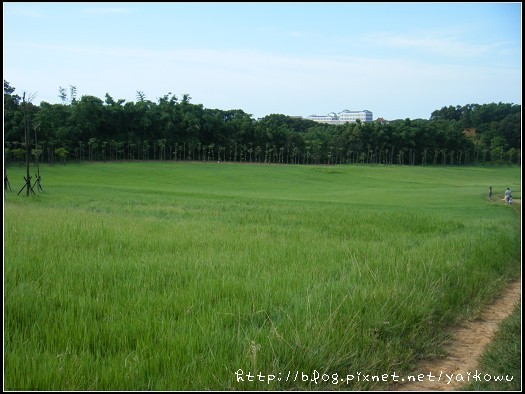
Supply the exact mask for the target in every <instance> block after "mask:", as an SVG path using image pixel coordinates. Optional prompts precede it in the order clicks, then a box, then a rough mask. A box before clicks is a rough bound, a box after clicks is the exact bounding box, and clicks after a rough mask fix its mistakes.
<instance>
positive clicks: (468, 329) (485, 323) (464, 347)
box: [392, 200, 521, 391]
mask: <svg viewBox="0 0 525 394" xmlns="http://www.w3.org/2000/svg"><path fill="white" fill-rule="evenodd" d="M513 203H518V204H521V200H514V201H513ZM520 302H521V275H520V279H519V280H516V281H514V282H512V283H510V285H509V286H508V288H507V289H506V291H505V292H504V293H503V295H502V296H501V297H500V298H498V299H497V300H496V301H495V302H494V303H492V304H491V305H489V306H488V307H487V309H486V310H485V311H484V312H483V313H482V315H481V316H480V317H479V318H478V319H476V320H474V321H471V322H468V323H465V324H464V325H462V326H460V327H458V328H457V329H456V330H455V331H454V332H453V333H452V340H451V341H450V343H449V344H448V345H447V348H446V349H445V352H446V354H448V356H446V357H445V358H443V359H440V360H435V361H432V362H424V363H422V364H421V365H420V366H419V367H418V370H417V371H416V372H414V375H417V374H425V375H426V376H428V375H429V374H432V375H433V376H434V378H432V380H433V381H430V379H429V378H425V379H424V380H423V379H422V380H423V381H421V382H408V383H403V384H399V385H397V386H396V387H393V388H392V390H393V391H396V390H402V391H429V390H436V391H447V390H449V391H453V390H457V389H458V388H459V387H460V386H461V385H462V384H463V383H462V382H457V381H455V380H450V379H449V378H447V377H446V375H445V374H448V376H449V377H451V376H457V375H458V374H462V376H464V377H465V380H466V377H467V376H468V375H467V373H469V374H471V376H472V375H473V374H474V373H475V371H476V368H477V366H478V361H479V358H480V356H481V355H482V354H483V351H484V350H485V347H486V346H487V345H488V344H489V342H490V341H491V340H492V338H493V336H494V333H495V331H496V329H497V328H498V325H499V323H500V322H501V321H502V320H504V319H505V318H506V317H507V316H509V315H510V314H511V313H512V311H513V310H514V307H515V306H516V304H518V303H520ZM481 372H482V371H481ZM440 373H442V376H443V378H442V379H441V380H438V376H439V375H440ZM452 374H454V375H452Z"/></svg>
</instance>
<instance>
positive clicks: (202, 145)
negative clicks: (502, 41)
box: [4, 80, 521, 165]
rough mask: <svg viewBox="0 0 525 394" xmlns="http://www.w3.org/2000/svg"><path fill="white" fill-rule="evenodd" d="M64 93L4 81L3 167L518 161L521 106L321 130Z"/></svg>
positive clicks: (168, 104)
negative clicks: (29, 160)
mask: <svg viewBox="0 0 525 394" xmlns="http://www.w3.org/2000/svg"><path fill="white" fill-rule="evenodd" d="M76 96H77V93H76V88H75V87H74V86H70V89H69V91H67V90H66V89H65V88H62V87H59V89H58V97H59V98H60V99H61V101H62V103H60V104H50V103H47V102H44V101H42V102H41V103H40V105H35V104H33V103H32V102H31V100H28V99H27V98H25V94H24V95H23V96H22V97H21V96H19V95H18V94H16V93H15V88H14V87H11V86H10V84H9V82H7V81H5V80H4V160H5V162H6V163H12V162H16V161H23V160H25V154H26V146H25V128H29V132H28V133H27V134H28V136H29V140H28V145H29V148H30V150H31V156H32V157H33V158H34V159H36V158H38V159H39V160H40V161H41V162H47V163H50V164H52V163H55V162H62V163H66V162H68V161H73V160H74V161H109V160H201V161H202V160H204V161H207V160H220V161H233V162H259V163H261V162H263V163H283V164H284V163H287V164H339V163H380V164H410V165H438V164H439V165H459V164H461V165H469V164H481V163H500V164H503V163H508V164H516V163H517V164H519V163H520V161H521V105H516V104H509V103H497V104H496V103H489V104H466V105H463V106H459V105H457V106H452V105H451V106H448V107H443V108H441V109H439V110H435V111H434V112H432V114H431V116H430V118H429V119H408V118H407V119H396V120H390V121H384V120H382V119H381V120H377V121H373V122H360V121H357V122H356V123H346V124H343V125H329V124H321V123H317V122H314V121H311V120H307V119H304V118H298V117H290V116H286V115H282V114H270V115H267V116H265V117H263V118H260V119H254V118H253V116H252V115H250V114H248V113H246V112H244V111H243V110H242V109H231V110H219V109H210V108H204V107H203V105H202V104H193V103H191V102H190V101H191V97H190V95H189V94H183V95H182V97H180V98H179V97H177V96H176V95H174V94H171V93H168V94H166V95H165V96H163V97H160V98H158V99H157V100H156V101H150V100H148V99H147V97H146V95H145V94H144V93H143V92H140V91H138V92H137V101H136V102H126V101H125V100H122V99H114V98H113V97H111V96H110V95H109V93H107V94H106V96H105V98H104V100H102V99H100V98H98V97H94V96H89V95H84V96H81V97H80V98H79V99H77V97H76Z"/></svg>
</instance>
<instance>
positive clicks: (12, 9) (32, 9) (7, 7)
mask: <svg viewBox="0 0 525 394" xmlns="http://www.w3.org/2000/svg"><path fill="white" fill-rule="evenodd" d="M4 11H5V14H4V18H5V17H7V15H9V14H11V15H13V16H14V15H16V16H21V17H28V18H46V17H47V15H46V13H45V12H44V11H42V9H41V8H40V7H39V6H38V5H37V4H34V5H33V4H16V3H10V4H4Z"/></svg>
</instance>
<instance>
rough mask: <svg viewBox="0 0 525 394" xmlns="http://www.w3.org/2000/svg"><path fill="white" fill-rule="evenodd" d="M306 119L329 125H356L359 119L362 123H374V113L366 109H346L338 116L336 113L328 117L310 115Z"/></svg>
mask: <svg viewBox="0 0 525 394" xmlns="http://www.w3.org/2000/svg"><path fill="white" fill-rule="evenodd" d="M306 119H309V120H313V121H314V122H320V123H328V124H344V123H348V122H352V123H355V122H356V121H357V119H359V120H360V121H361V122H372V112H370V111H368V110H366V109H365V110H363V111H350V110H348V109H345V110H344V111H341V112H339V113H338V114H336V113H335V112H330V113H329V114H327V115H310V116H308V117H307V118H306Z"/></svg>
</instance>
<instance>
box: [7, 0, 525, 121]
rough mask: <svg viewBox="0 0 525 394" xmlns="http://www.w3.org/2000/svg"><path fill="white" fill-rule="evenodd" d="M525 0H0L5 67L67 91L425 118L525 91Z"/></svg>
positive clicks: (45, 96)
mask: <svg viewBox="0 0 525 394" xmlns="http://www.w3.org/2000/svg"><path fill="white" fill-rule="evenodd" d="M521 10H522V8H521V3H340V2H334V3H330V2H328V3H308V2H307V3H276V2H273V3H197V2H193V3H192V2H189V3H179V2H176V3H134V2H120V3H46V2H42V3H39V2H35V3H18V2H16V3H15V2H4V3H3V22H4V31H3V33H4V64H3V66H4V67H3V69H4V80H6V81H8V82H9V83H10V85H11V86H12V87H14V88H15V89H16V91H15V93H17V94H19V95H20V96H21V95H22V93H23V92H27V93H28V94H32V95H34V99H33V103H34V104H39V103H40V102H41V101H46V102H48V103H59V102H61V101H60V99H59V98H58V92H59V87H64V88H66V89H67V90H69V86H70V85H72V86H75V87H76V88H77V97H78V98H79V97H81V96H83V95H92V96H96V97H99V98H100V99H102V100H104V98H105V95H106V93H109V94H110V95H111V96H112V97H113V98H114V99H124V100H126V101H137V91H142V92H144V94H145V95H146V98H147V99H149V100H151V101H155V102H156V101H157V99H158V98H159V97H162V96H165V95H166V94H174V95H176V96H177V97H178V98H181V97H182V95H183V94H189V95H190V96H191V102H192V103H194V104H202V105H203V106H204V107H205V108H218V109H222V110H229V109H242V110H243V111H245V112H247V113H249V114H252V115H253V116H254V117H255V118H258V117H263V116H266V115H269V114H273V113H279V114H285V115H293V116H304V117H306V116H308V115H311V114H317V115H324V114H327V113H329V112H332V111H333V112H340V111H342V110H344V109H349V110H363V109H367V110H370V111H372V112H373V115H374V118H378V117H383V118H385V119H404V118H411V119H416V118H423V119H428V118H429V117H430V115H431V113H432V112H433V111H434V110H436V109H440V108H442V107H444V106H449V105H465V104H470V103H478V104H485V103H492V102H504V103H514V104H521V85H522V78H521V75H522V74H521V13H522V11H521Z"/></svg>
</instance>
